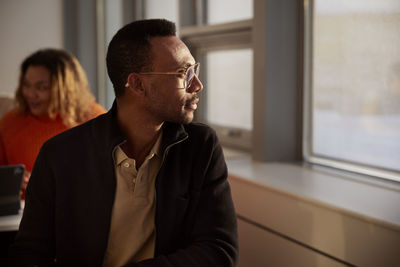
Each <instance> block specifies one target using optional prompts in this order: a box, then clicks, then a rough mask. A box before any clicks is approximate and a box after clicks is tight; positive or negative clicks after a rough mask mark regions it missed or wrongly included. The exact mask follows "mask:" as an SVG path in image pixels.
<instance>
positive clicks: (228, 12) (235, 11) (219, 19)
mask: <svg viewBox="0 0 400 267" xmlns="http://www.w3.org/2000/svg"><path fill="white" fill-rule="evenodd" d="M206 15H207V16H206V17H207V24H219V23H227V22H233V21H238V20H246V19H251V18H253V0H218V1H215V0H208V1H207V14H206Z"/></svg>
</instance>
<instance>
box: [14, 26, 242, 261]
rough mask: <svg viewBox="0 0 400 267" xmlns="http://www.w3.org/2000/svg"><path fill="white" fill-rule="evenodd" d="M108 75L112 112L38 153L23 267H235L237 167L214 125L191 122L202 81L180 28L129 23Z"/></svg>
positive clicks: (111, 52) (18, 249)
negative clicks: (231, 176) (233, 179)
mask: <svg viewBox="0 0 400 267" xmlns="http://www.w3.org/2000/svg"><path fill="white" fill-rule="evenodd" d="M107 70H108V73H109V76H110V79H111V81H112V83H113V86H114V89H115V94H116V101H115V103H114V105H113V107H112V108H111V110H110V111H109V112H108V113H107V114H105V115H102V116H100V117H98V118H97V119H94V120H92V121H89V122H88V123H86V124H83V125H81V126H78V127H75V128H73V129H71V130H69V131H66V132H64V133H62V134H60V135H58V136H56V137H55V138H52V139H50V140H49V141H48V142H46V143H45V144H44V145H43V147H42V149H41V152H40V153H39V156H38V158H37V161H36V163H35V166H34V169H33V172H32V176H31V180H30V182H29V185H28V188H27V193H26V194H27V195H26V205H25V210H24V215H23V218H22V221H21V225H20V229H19V233H18V235H17V237H16V241H15V244H14V245H13V247H12V250H11V252H12V254H11V255H12V257H13V260H14V261H15V262H16V265H18V266H19V265H23V264H28V265H29V264H31V265H30V266H33V265H39V266H41V264H42V265H47V264H51V263H56V264H57V265H63V266H123V265H126V266H185V267H188V266H204V267H208V266H234V265H235V262H236V258H237V233H236V218H235V211H234V208H233V203H232V199H231V194H230V188H229V184H228V182H227V168H226V164H225V161H224V158H223V154H222V150H221V146H220V145H219V143H218V140H217V137H216V135H215V132H214V131H213V130H211V129H210V128H209V127H207V126H206V125H203V124H199V123H191V121H192V120H193V113H194V111H195V110H196V108H197V103H198V101H199V99H198V96H197V93H198V92H200V91H201V90H202V89H203V85H202V84H201V82H200V80H199V78H198V71H199V64H198V63H196V62H195V60H194V58H193V56H192V55H191V53H190V51H189V50H188V48H187V47H186V45H185V44H184V43H183V42H182V41H181V40H180V39H179V38H178V37H176V36H175V25H174V24H173V23H171V22H169V21H166V20H144V21H136V22H133V23H131V24H128V25H126V26H125V27H123V28H122V29H121V30H119V31H118V32H117V34H116V35H115V36H114V38H113V39H112V41H111V42H110V45H109V48H108V52H107Z"/></svg>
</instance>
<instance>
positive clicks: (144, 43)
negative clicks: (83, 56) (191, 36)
mask: <svg viewBox="0 0 400 267" xmlns="http://www.w3.org/2000/svg"><path fill="white" fill-rule="evenodd" d="M175 35H176V26H175V23H173V22H171V21H168V20H165V19H148V20H138V21H134V22H132V23H129V24H127V25H125V26H124V27H123V28H121V29H120V30H119V31H118V32H117V33H116V34H115V35H114V37H113V38H112V40H111V42H110V44H109V46H108V50H107V58H106V60H107V71H108V76H109V77H110V80H111V82H112V84H113V86H114V92H115V96H116V97H119V96H122V95H123V94H124V92H125V83H126V81H127V79H128V76H129V74H130V73H132V72H141V71H151V64H152V56H151V44H150V39H151V38H152V37H158V36H175Z"/></svg>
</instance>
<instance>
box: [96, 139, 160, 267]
mask: <svg viewBox="0 0 400 267" xmlns="http://www.w3.org/2000/svg"><path fill="white" fill-rule="evenodd" d="M161 138H162V134H160V136H159V137H158V139H157V141H156V143H155V144H154V146H153V148H152V149H151V151H150V153H149V155H148V156H147V157H146V159H145V161H144V162H143V164H142V166H140V168H139V170H137V169H136V162H135V160H134V159H132V158H128V157H127V155H126V154H125V153H124V151H123V150H122V149H121V145H122V144H120V145H118V146H116V147H115V148H114V152H113V156H114V164H115V172H116V177H117V189H116V195H115V201H114V206H113V210H112V217H111V228H110V233H109V238H108V244H107V250H106V254H105V257H104V262H103V266H104V267H109V266H110V267H111V266H112V267H117V266H122V265H125V264H127V263H129V262H137V261H141V260H144V259H149V258H153V257H154V243H155V229H154V215H155V196H154V193H155V179H156V176H157V173H158V171H159V169H160V166H161V160H162V159H161V157H162V155H161V151H160V147H161Z"/></svg>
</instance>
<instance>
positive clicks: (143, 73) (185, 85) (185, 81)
mask: <svg viewBox="0 0 400 267" xmlns="http://www.w3.org/2000/svg"><path fill="white" fill-rule="evenodd" d="M191 67H193V73H194V75H193V77H192V79H190V81H188V80H187V79H186V77H187V71H188V69H190V68H191ZM196 70H197V71H196ZM199 73H200V62H197V63H194V64H193V65H190V66H188V67H187V68H186V69H185V72H171V71H167V72H139V73H138V74H142V75H157V74H165V75H185V76H184V80H183V81H184V83H185V84H184V87H183V88H182V89H185V90H187V89H188V88H189V87H190V86H191V85H192V81H193V79H194V76H195V75H196V76H197V77H198V75H199ZM125 86H126V85H125Z"/></svg>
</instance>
